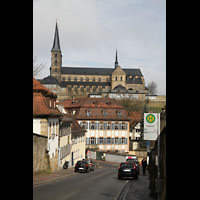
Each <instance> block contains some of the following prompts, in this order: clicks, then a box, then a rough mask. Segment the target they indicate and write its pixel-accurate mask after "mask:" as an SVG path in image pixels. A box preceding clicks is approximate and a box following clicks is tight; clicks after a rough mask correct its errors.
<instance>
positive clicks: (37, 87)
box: [33, 77, 57, 98]
mask: <svg viewBox="0 0 200 200" xmlns="http://www.w3.org/2000/svg"><path fill="white" fill-rule="evenodd" d="M33 92H42V93H43V94H44V95H45V96H50V97H53V98H56V97H57V95H56V94H55V93H54V92H52V91H51V90H49V89H48V88H46V87H44V86H43V85H42V84H41V83H40V82H39V81H37V80H36V79H35V78H34V77H33Z"/></svg>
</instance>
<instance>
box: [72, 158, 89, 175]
mask: <svg viewBox="0 0 200 200" xmlns="http://www.w3.org/2000/svg"><path fill="white" fill-rule="evenodd" d="M74 171H75V172H89V171H90V167H89V165H88V163H87V161H84V160H80V161H78V162H77V163H76V165H75V170H74Z"/></svg>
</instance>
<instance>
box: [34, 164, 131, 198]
mask: <svg viewBox="0 0 200 200" xmlns="http://www.w3.org/2000/svg"><path fill="white" fill-rule="evenodd" d="M117 171H118V166H117V165H110V164H100V167H99V168H95V171H94V172H89V173H76V175H75V176H72V177H67V178H64V179H60V180H57V181H53V182H50V183H46V184H43V185H39V186H36V187H34V188H33V200H55V199H56V200H68V199H70V200H79V199H80V200H111V199H112V200H116V199H117V198H116V197H117V196H119V193H120V192H121V190H122V188H123V187H124V186H125V185H126V183H127V182H129V180H118V178H117Z"/></svg>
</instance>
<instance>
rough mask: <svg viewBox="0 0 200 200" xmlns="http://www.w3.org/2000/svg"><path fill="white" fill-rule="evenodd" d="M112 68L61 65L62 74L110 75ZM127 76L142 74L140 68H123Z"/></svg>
mask: <svg viewBox="0 0 200 200" xmlns="http://www.w3.org/2000/svg"><path fill="white" fill-rule="evenodd" d="M114 70H115V69H113V68H87V67H62V68H61V73H62V74H79V75H112V73H113V71H114ZM123 70H124V72H125V73H126V75H127V76H130V75H131V76H143V75H142V72H141V70H140V69H123Z"/></svg>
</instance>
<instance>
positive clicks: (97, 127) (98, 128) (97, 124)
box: [96, 122, 99, 130]
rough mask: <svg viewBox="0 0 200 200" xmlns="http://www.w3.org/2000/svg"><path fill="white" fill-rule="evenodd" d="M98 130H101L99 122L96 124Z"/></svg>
mask: <svg viewBox="0 0 200 200" xmlns="http://www.w3.org/2000/svg"><path fill="white" fill-rule="evenodd" d="M96 130H99V122H96Z"/></svg>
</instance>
